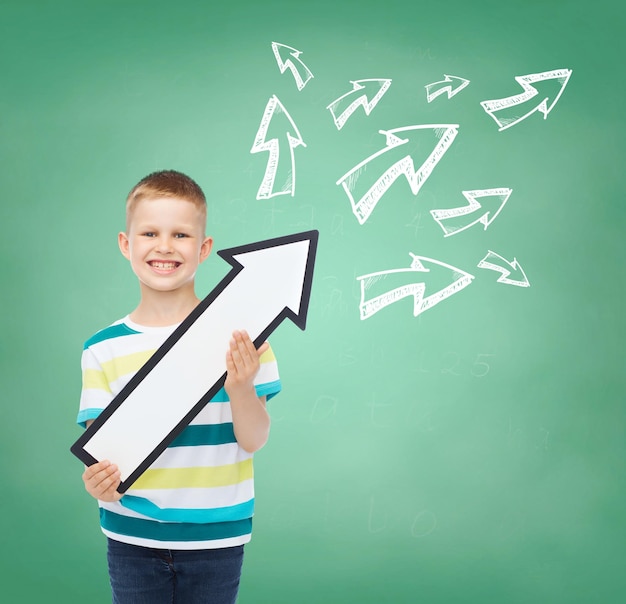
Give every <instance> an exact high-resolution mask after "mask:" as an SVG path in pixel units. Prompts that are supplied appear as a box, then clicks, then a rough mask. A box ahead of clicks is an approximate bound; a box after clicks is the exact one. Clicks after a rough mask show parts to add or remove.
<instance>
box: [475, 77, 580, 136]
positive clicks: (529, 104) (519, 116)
mask: <svg viewBox="0 0 626 604" xmlns="http://www.w3.org/2000/svg"><path fill="white" fill-rule="evenodd" d="M571 75H572V70H571V69H556V70H554V71H544V72H542V73H533V74H529V75H523V76H515V81H516V82H517V83H518V84H519V85H520V86H521V87H522V88H523V89H524V92H522V93H520V94H517V95H514V96H510V97H506V98H502V99H495V100H491V101H481V103H480V104H481V105H482V108H483V109H484V110H485V111H486V112H487V113H488V114H489V115H490V116H491V117H492V118H493V119H494V120H495V121H496V124H498V129H499V130H500V131H502V130H506V129H507V128H511V126H515V125H516V124H519V123H520V122H521V121H523V120H525V119H526V118H527V117H529V116H530V115H532V114H533V113H535V112H536V111H539V112H540V113H543V119H546V118H547V117H548V114H549V113H550V111H552V109H554V106H555V105H556V103H557V101H558V100H559V99H560V98H561V95H562V94H563V91H564V90H565V86H567V83H568V82H569V78H570V76H571ZM539 90H542V91H544V92H542V93H540V92H539ZM555 90H556V91H555ZM545 93H549V94H547V95H546V94H545ZM551 98H552V101H550V99H551Z"/></svg>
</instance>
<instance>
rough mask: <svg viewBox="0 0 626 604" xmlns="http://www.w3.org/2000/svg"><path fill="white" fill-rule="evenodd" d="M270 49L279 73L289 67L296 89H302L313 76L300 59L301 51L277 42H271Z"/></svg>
mask: <svg viewBox="0 0 626 604" xmlns="http://www.w3.org/2000/svg"><path fill="white" fill-rule="evenodd" d="M272 51H273V52H274V56H275V57H276V63H277V64H278V69H280V73H285V71H287V69H290V70H291V73H292V75H293V78H294V80H295V82H296V86H297V87H298V90H302V89H303V88H304V87H305V86H306V85H307V82H308V81H309V80H310V79H311V78H312V77H313V74H312V73H311V70H310V69H309V68H308V67H307V66H306V65H305V64H304V63H303V62H302V61H301V60H300V55H301V54H302V51H300V50H296V49H295V48H292V47H291V46H287V45H286V44H280V43H279V42H272Z"/></svg>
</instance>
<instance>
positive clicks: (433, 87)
mask: <svg viewBox="0 0 626 604" xmlns="http://www.w3.org/2000/svg"><path fill="white" fill-rule="evenodd" d="M469 83H470V81H469V80H466V79H465V78H459V77H458V76H450V75H444V79H443V80H441V81H440V82H433V83H432V84H426V86H425V87H424V88H426V100H427V101H428V102H429V103H431V102H432V101H434V100H435V99H436V98H437V97H438V96H440V95H442V94H443V93H444V92H445V93H446V94H447V95H448V100H449V99H451V98H452V97H453V96H454V95H455V94H458V93H459V92H461V90H463V88H466V87H467V86H469Z"/></svg>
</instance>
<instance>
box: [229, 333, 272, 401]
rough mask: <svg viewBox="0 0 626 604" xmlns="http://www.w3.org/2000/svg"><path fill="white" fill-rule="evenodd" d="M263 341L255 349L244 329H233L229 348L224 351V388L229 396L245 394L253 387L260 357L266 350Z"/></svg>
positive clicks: (265, 343)
mask: <svg viewBox="0 0 626 604" xmlns="http://www.w3.org/2000/svg"><path fill="white" fill-rule="evenodd" d="M268 348H269V344H268V343H267V342H264V343H263V344H262V345H261V346H260V347H259V349H258V350H257V349H256V348H255V347H254V343H253V342H252V340H251V339H250V336H249V335H248V333H247V332H246V331H234V332H233V337H232V339H231V340H230V348H229V350H228V352H227V353H226V370H227V374H226V382H225V383H224V388H225V389H226V392H227V394H228V396H229V398H231V399H232V398H233V396H237V395H238V394H247V393H249V392H250V390H251V389H253V388H254V378H255V377H256V374H257V373H258V372H259V367H260V361H259V359H260V357H261V355H262V354H263V353H264V352H265V351H266V350H268Z"/></svg>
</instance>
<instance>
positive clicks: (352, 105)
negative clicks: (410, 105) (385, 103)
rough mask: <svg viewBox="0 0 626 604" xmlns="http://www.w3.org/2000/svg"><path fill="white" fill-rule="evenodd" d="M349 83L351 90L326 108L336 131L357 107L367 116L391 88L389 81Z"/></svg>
mask: <svg viewBox="0 0 626 604" xmlns="http://www.w3.org/2000/svg"><path fill="white" fill-rule="evenodd" d="M350 83H351V84H352V90H350V91H349V92H346V93H345V94H344V95H343V96H340V97H339V98H338V99H335V100H334V101H333V102H332V103H331V104H330V105H328V107H326V109H328V110H329V111H330V113H331V114H332V116H333V120H334V122H335V126H337V130H341V129H342V128H343V127H344V125H345V123H346V122H347V121H348V119H349V118H350V116H351V115H352V114H353V113H354V112H355V111H356V110H357V109H358V108H359V107H363V110H364V111H365V115H369V114H370V113H371V112H372V110H373V109H374V107H376V105H378V102H379V101H380V99H382V98H383V95H384V94H385V92H387V90H388V89H389V87H390V86H391V80H387V79H369V80H354V81H352V82H350Z"/></svg>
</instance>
